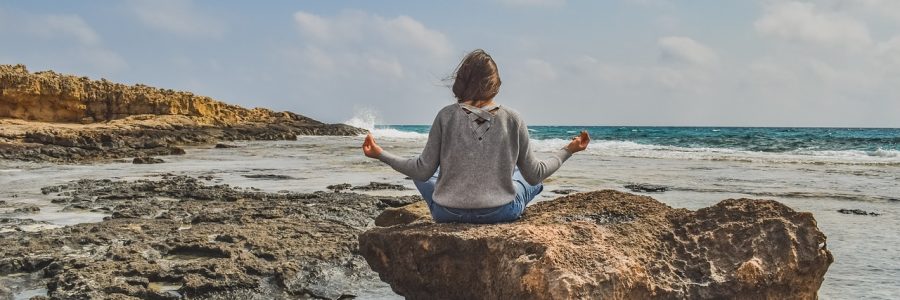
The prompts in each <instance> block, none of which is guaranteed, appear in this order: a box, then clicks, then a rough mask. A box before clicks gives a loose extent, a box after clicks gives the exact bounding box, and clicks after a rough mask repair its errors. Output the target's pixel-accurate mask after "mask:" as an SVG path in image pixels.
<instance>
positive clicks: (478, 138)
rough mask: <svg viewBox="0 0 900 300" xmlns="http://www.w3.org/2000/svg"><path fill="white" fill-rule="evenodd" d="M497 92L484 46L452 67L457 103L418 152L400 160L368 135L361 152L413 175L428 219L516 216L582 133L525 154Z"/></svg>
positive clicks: (583, 141) (515, 122) (584, 140)
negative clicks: (550, 149)
mask: <svg viewBox="0 0 900 300" xmlns="http://www.w3.org/2000/svg"><path fill="white" fill-rule="evenodd" d="M499 91H500V74H499V72H498V70H497V64H495V63H494V60H493V59H492V58H491V56H490V55H488V54H487V53H485V52H484V51H483V50H480V49H479V50H475V51H472V52H471V53H469V54H468V55H466V56H465V58H463V60H462V62H460V64H459V66H458V67H457V70H456V75H455V77H454V82H453V94H454V95H455V96H456V100H457V103H454V104H451V105H447V106H446V107H444V108H443V109H441V110H440V111H439V112H438V114H437V117H435V119H434V124H432V125H431V131H430V132H429V133H428V141H427V142H426V143H425V149H424V150H422V154H421V155H419V156H418V157H414V158H403V157H399V156H397V155H394V154H391V153H389V152H387V151H384V150H383V149H382V148H381V147H379V146H378V145H377V144H376V143H375V138H373V137H372V134H369V135H367V136H366V139H365V142H364V143H363V146H362V148H363V152H364V153H365V155H366V156H368V157H371V158H377V159H379V160H381V161H382V162H384V163H386V164H388V165H390V166H391V167H392V168H394V170H397V171H398V172H400V173H403V174H405V175H407V176H409V177H410V178H412V180H413V182H414V183H415V185H416V187H417V188H418V189H419V192H420V193H421V194H422V198H425V201H426V202H427V203H428V208H429V210H430V211H431V216H432V218H434V220H435V222H439V223H445V222H458V223H500V222H511V221H515V220H517V219H518V218H519V217H520V216H522V213H523V212H524V211H525V206H526V205H528V203H529V202H531V200H532V199H534V197H535V196H537V195H538V194H539V193H540V192H541V191H543V190H544V185H543V184H542V182H543V180H544V179H545V178H547V177H548V176H550V175H551V174H553V172H555V171H556V170H557V169H559V167H560V166H561V165H562V164H563V162H565V161H566V159H568V158H569V157H570V156H572V154H573V153H575V152H578V151H582V150H584V149H585V148H587V145H588V143H589V142H590V137H589V136H588V134H587V132H585V131H582V132H581V134H580V135H579V136H577V137H575V138H573V139H572V142H571V143H569V144H568V145H567V146H566V147H564V148H562V149H559V150H557V151H556V152H555V153H553V155H552V156H550V157H549V158H547V159H545V160H539V159H538V158H537V157H535V155H534V153H532V149H531V147H530V144H529V139H528V127H527V126H526V125H525V122H524V121H523V120H522V118H521V117H520V116H519V114H518V113H517V112H516V111H514V110H512V109H510V108H509V107H507V106H501V105H499V104H497V103H496V102H494V97H495V96H497V93H498V92H499Z"/></svg>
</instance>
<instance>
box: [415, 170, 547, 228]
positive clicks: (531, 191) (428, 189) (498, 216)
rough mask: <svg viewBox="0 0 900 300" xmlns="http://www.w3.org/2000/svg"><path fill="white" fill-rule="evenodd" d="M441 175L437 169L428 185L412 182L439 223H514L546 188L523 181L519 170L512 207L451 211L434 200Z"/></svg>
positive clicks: (540, 184) (514, 173)
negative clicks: (435, 189)
mask: <svg viewBox="0 0 900 300" xmlns="http://www.w3.org/2000/svg"><path fill="white" fill-rule="evenodd" d="M440 172H441V169H440V168H438V169H437V171H435V172H434V175H432V176H431V178H429V179H428V181H418V180H413V183H415V184H416V188H418V189H419V193H421V194H422V198H425V202H426V203H428V210H430V211H431V217H432V218H433V219H434V221H435V222H438V223H478V224H493V223H503V222H512V221H515V220H518V219H519V217H521V216H522V213H523V212H525V206H527V205H528V203H529V202H531V200H534V197H536V196H537V195H538V194H540V193H541V191H543V190H544V184H542V183H538V184H537V185H530V184H528V182H527V181H525V178H522V174H521V173H519V168H516V169H515V170H514V171H513V176H512V179H513V186H514V187H515V189H516V196H515V198H514V199H513V201H512V202H510V203H509V204H506V205H503V206H500V207H491V208H478V209H463V208H450V207H445V206H442V205H440V204H438V203H437V202H434V200H433V199H432V195H433V194H434V185H435V183H437V178H438V174H439V173H440Z"/></svg>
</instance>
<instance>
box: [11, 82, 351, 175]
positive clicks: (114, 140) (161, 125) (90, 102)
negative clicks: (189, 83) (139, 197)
mask: <svg viewBox="0 0 900 300" xmlns="http://www.w3.org/2000/svg"><path fill="white" fill-rule="evenodd" d="M363 133H365V130H364V129H360V128H356V127H352V126H348V125H344V124H325V123H322V122H319V121H316V120H314V119H311V118H308V117H305V116H302V115H299V114H295V113H291V112H274V111H271V110H268V109H262V108H255V109H246V108H242V107H240V106H236V105H230V104H225V103H222V102H220V101H216V100H214V99H211V98H209V97H203V96H197V95H194V94H192V93H188V92H179V91H173V90H168V89H159V88H153V87H149V86H145V85H133V86H130V85H124V84H118V83H112V82H109V81H106V80H105V79H102V80H91V79H88V78H86V77H76V76H71V75H62V74H57V73H55V72H52V71H45V72H35V73H30V72H28V70H27V69H26V68H25V66H23V65H0V159H13V160H24V161H50V162H66V163H71V162H90V161H94V160H99V159H112V158H131V157H140V156H158V155H178V154H183V153H184V149H182V148H181V147H179V146H184V145H198V144H210V145H212V144H216V143H218V142H220V141H234V140H294V139H296V138H297V136H300V135H359V134H363Z"/></svg>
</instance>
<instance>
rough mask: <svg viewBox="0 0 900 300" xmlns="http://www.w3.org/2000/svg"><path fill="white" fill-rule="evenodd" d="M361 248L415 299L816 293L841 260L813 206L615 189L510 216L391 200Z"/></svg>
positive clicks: (397, 287)
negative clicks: (491, 218)
mask: <svg viewBox="0 0 900 300" xmlns="http://www.w3.org/2000/svg"><path fill="white" fill-rule="evenodd" d="M376 224H378V225H380V226H388V227H378V228H374V229H371V230H369V231H367V232H365V233H363V234H362V235H360V237H359V240H360V246H359V248H360V252H361V253H362V255H363V256H364V257H365V258H366V260H367V262H368V263H369V265H370V266H371V267H372V269H373V270H375V271H376V272H378V273H379V275H380V277H381V279H382V280H384V281H385V282H388V283H390V284H391V287H392V288H393V289H394V290H395V291H396V292H397V293H399V294H401V295H403V296H405V297H406V298H407V299H816V297H817V291H818V289H819V286H821V284H822V281H823V279H824V275H825V272H826V271H827V270H828V266H829V265H830V264H831V262H832V261H833V257H832V255H831V252H829V251H828V249H827V248H826V247H825V235H824V234H823V233H822V232H821V231H819V229H818V228H817V227H816V221H815V219H814V218H813V216H812V214H810V213H803V212H796V211H794V210H792V209H790V208H788V207H787V206H785V205H783V204H781V203H778V202H775V201H766V200H751V199H729V200H724V201H722V202H720V203H718V204H716V205H714V206H711V207H707V208H703V209H700V210H697V211H688V210H685V209H673V208H671V207H668V206H666V205H665V204H662V203H660V202H658V201H656V200H654V199H653V198H650V197H646V196H638V195H633V194H627V193H622V192H617V191H611V190H606V191H597V192H589V193H579V194H574V195H569V196H565V197H561V198H557V199H555V200H552V201H547V202H540V203H537V204H535V205H533V206H531V207H529V208H528V210H527V211H526V215H525V216H524V217H523V218H522V219H521V220H519V221H517V222H514V223H509V224H496V225H471V224H434V223H432V222H431V221H430V218H429V217H428V210H427V208H425V207H424V203H420V204H414V205H411V206H407V207H402V208H399V209H388V210H386V211H385V212H384V213H382V214H381V216H380V217H379V218H377V219H376Z"/></svg>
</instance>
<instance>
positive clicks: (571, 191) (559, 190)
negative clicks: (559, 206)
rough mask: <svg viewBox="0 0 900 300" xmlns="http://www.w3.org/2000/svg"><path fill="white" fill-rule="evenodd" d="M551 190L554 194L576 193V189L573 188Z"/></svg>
mask: <svg viewBox="0 0 900 300" xmlns="http://www.w3.org/2000/svg"><path fill="white" fill-rule="evenodd" d="M551 192H553V193H554V194H559V195H568V194H571V193H577V192H578V191H577V190H574V189H558V190H552V191H551Z"/></svg>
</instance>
